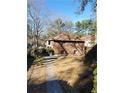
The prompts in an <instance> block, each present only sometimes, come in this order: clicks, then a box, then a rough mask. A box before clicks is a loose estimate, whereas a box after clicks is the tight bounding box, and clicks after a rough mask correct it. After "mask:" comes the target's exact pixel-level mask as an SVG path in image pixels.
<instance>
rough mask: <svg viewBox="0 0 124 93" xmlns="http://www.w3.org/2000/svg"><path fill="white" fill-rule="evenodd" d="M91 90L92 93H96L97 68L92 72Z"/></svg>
mask: <svg viewBox="0 0 124 93" xmlns="http://www.w3.org/2000/svg"><path fill="white" fill-rule="evenodd" d="M93 77H94V79H93V89H92V93H97V68H95V69H94V71H93Z"/></svg>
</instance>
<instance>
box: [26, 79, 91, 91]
mask: <svg viewBox="0 0 124 93" xmlns="http://www.w3.org/2000/svg"><path fill="white" fill-rule="evenodd" d="M56 82H59V84H60V86H61V89H62V93H91V89H92V83H91V82H86V83H85V84H83V85H81V84H80V83H79V84H78V85H75V86H73V87H72V86H70V85H69V83H67V81H63V80H52V81H46V82H43V83H41V84H33V83H32V84H28V85H27V93H48V91H47V87H50V86H51V88H52V89H51V88H50V90H49V92H50V93H58V92H57V91H56V88H57V86H56V85H55V83H56ZM48 84H50V86H49V85H48Z"/></svg>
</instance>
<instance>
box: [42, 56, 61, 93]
mask: <svg viewBox="0 0 124 93" xmlns="http://www.w3.org/2000/svg"><path fill="white" fill-rule="evenodd" d="M55 59H56V58H55V57H53V56H51V57H45V58H44V61H45V67H46V82H47V83H46V87H47V92H48V93H63V91H62V88H61V86H60V84H59V82H58V81H57V80H56V77H55V74H54V71H53V69H52V68H53V65H52V64H51V63H52V62H54V60H55Z"/></svg>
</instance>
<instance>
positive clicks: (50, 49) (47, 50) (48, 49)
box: [46, 48, 54, 54]
mask: <svg viewBox="0 0 124 93" xmlns="http://www.w3.org/2000/svg"><path fill="white" fill-rule="evenodd" d="M46 52H48V53H49V54H50V53H53V52H54V51H53V49H52V48H46Z"/></svg>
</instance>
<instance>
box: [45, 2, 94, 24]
mask: <svg viewBox="0 0 124 93" xmlns="http://www.w3.org/2000/svg"><path fill="white" fill-rule="evenodd" d="M45 5H46V6H47V8H48V9H49V10H50V11H52V12H53V16H54V15H55V16H62V17H63V18H65V19H69V20H71V21H72V22H76V21H81V20H85V19H89V18H91V17H92V16H91V14H92V10H91V4H88V5H87V6H86V8H85V11H84V12H83V14H81V15H77V14H76V13H75V12H76V10H77V8H78V7H79V5H80V4H79V2H77V1H76V0H45Z"/></svg>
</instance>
